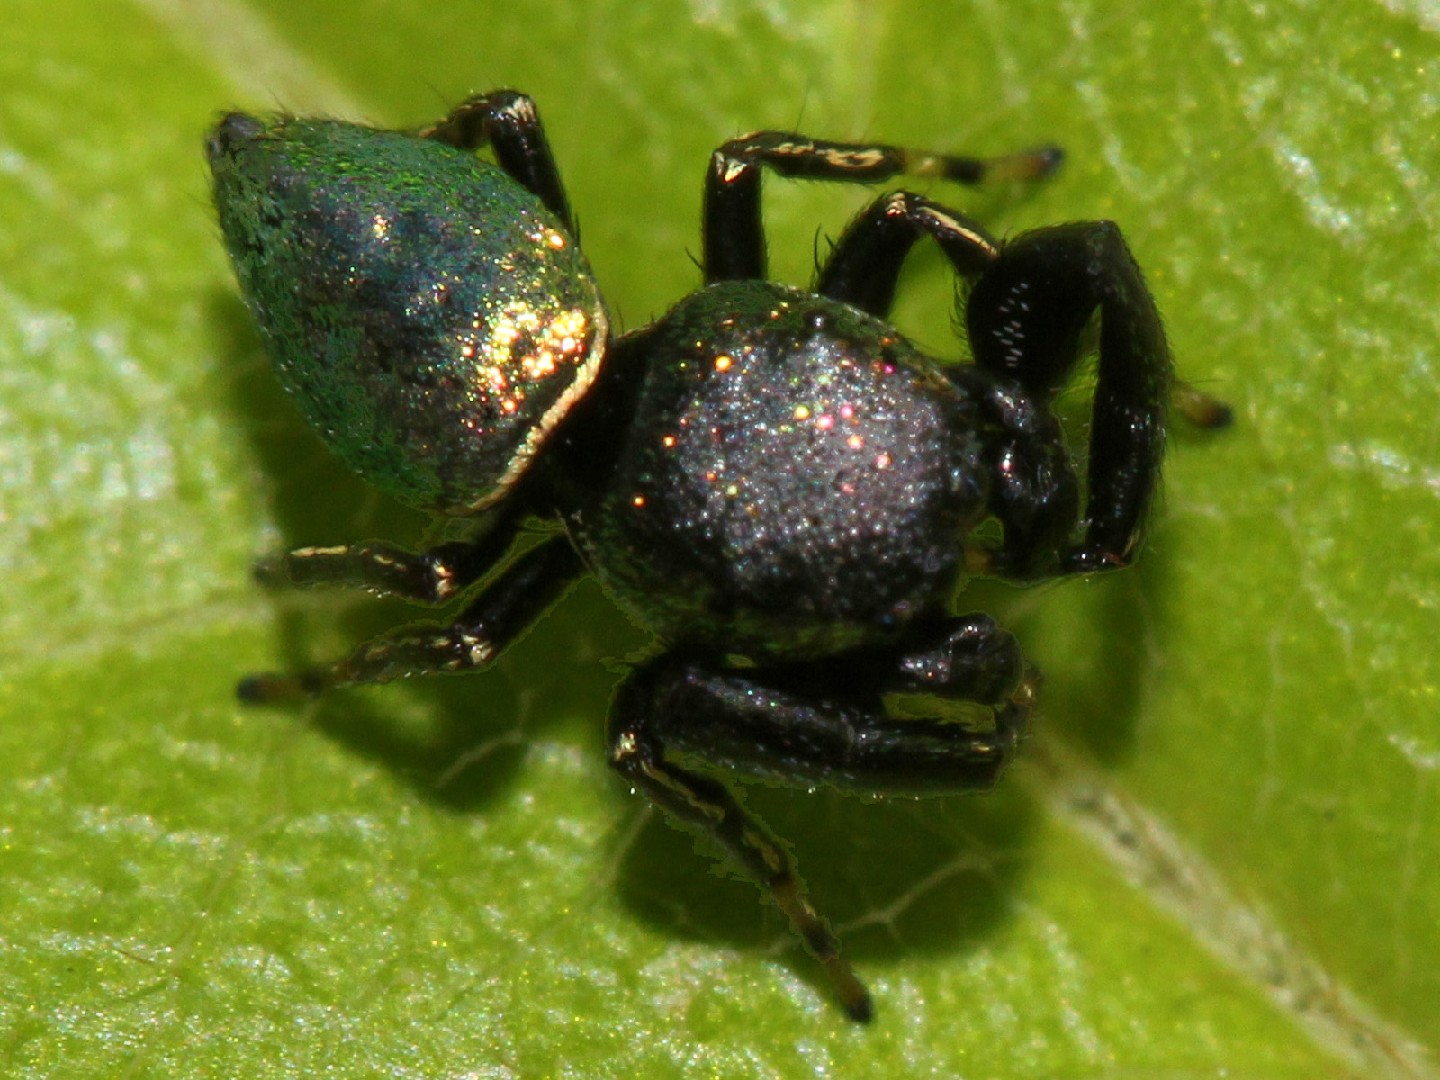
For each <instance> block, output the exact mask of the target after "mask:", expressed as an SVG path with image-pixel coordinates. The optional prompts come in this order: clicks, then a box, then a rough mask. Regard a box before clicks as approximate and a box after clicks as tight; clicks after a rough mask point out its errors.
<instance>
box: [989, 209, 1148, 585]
mask: <svg viewBox="0 0 1440 1080" xmlns="http://www.w3.org/2000/svg"><path fill="white" fill-rule="evenodd" d="M1097 309H1098V310H1099V312H1100V348H1099V370H1098V377H1097V381H1096V387H1095V401H1094V406H1093V421H1092V425H1091V433H1090V461H1089V495H1088V501H1087V505H1086V507H1085V514H1084V517H1083V519H1082V522H1081V525H1082V529H1083V534H1084V535H1083V539H1081V540H1079V542H1077V543H1071V544H1069V545H1068V546H1066V544H1065V541H1064V540H1063V539H1062V540H1060V542H1059V543H1058V544H1056V545H1055V547H1054V548H1052V550H1051V551H1050V552H1049V553H1047V552H1045V551H1044V550H1043V548H1044V542H1043V541H1044V540H1046V539H1047V538H1048V539H1051V540H1053V539H1054V538H1056V537H1068V536H1069V535H1070V530H1071V529H1072V528H1073V526H1074V521H1073V519H1072V520H1066V518H1067V516H1070V515H1072V514H1073V507H1072V506H1067V505H1065V503H1066V500H1058V501H1057V502H1056V503H1055V504H1054V505H1053V507H1051V508H1050V509H1049V510H1048V511H1046V513H1045V514H1044V515H1042V519H1038V520H1037V521H1036V522H1035V523H1033V525H1032V528H1031V531H1032V534H1033V535H1032V541H1031V543H1030V548H1031V549H1030V550H1028V551H1024V552H1021V551H1019V550H1015V551H1012V552H1011V553H1010V554H1011V556H1012V565H1011V567H1010V570H1011V571H1012V572H1014V573H1016V574H1017V575H1031V574H1035V573H1040V574H1054V573H1088V572H1091V571H1096V570H1106V569H1110V568H1114V567H1119V566H1124V565H1126V564H1128V563H1129V562H1130V561H1131V559H1133V558H1134V556H1135V554H1136V552H1137V551H1138V550H1139V547H1140V541H1141V529H1142V526H1143V524H1144V521H1145V516H1146V512H1147V511H1148V510H1149V508H1150V503H1151V500H1152V498H1153V496H1154V492H1155V487H1156V481H1157V479H1158V477H1159V473H1160V460H1161V456H1162V453H1163V450H1164V442H1165V412H1166V405H1167V403H1168V401H1169V397H1170V393H1171V386H1172V382H1173V375H1172V370H1171V359H1170V348H1169V346H1168V345H1167V344H1166V341H1165V332H1164V329H1163V328H1162V326H1161V324H1160V315H1159V313H1158V312H1157V311H1156V309H1155V302H1154V300H1153V299H1152V298H1151V296H1150V291H1149V289H1147V288H1146V286H1145V282H1144V279H1143V278H1142V277H1141V274H1140V269H1139V267H1137V266H1136V264H1135V260H1134V258H1133V257H1132V256H1131V254H1130V249H1129V247H1128V246H1127V245H1126V243H1125V240H1124V237H1122V236H1121V234H1120V230H1119V228H1118V227H1117V226H1116V225H1115V224H1114V223H1113V222H1110V221H1091V222H1077V223H1073V224H1069V225H1058V226H1053V227H1051V228H1044V229H1036V230H1035V231H1033V232H1029V233H1026V234H1024V235H1022V236H1020V237H1017V238H1016V239H1015V240H1013V241H1011V242H1010V243H1009V244H1007V245H1005V247H1004V249H1003V250H1002V251H1001V253H1000V257H999V258H997V259H996V260H994V261H993V262H992V263H991V264H990V265H989V267H987V268H986V270H985V272H984V273H983V274H981V275H980V277H979V279H978V280H977V281H976V283H975V286H974V288H973V289H972V290H971V292H970V299H969V304H968V307H967V322H968V329H969V336H970V343H971V348H972V350H973V352H974V355H975V364H976V367H977V368H979V369H980V370H981V371H984V372H988V373H989V374H990V375H992V376H995V377H997V378H999V379H1001V380H1004V381H1007V382H1010V383H1011V384H1012V385H1016V386H1018V387H1020V388H1021V389H1022V390H1023V391H1024V392H1025V394H1027V395H1028V396H1029V397H1030V398H1032V399H1033V401H1034V402H1036V403H1038V404H1040V405H1042V406H1048V403H1049V402H1050V401H1051V400H1052V399H1053V398H1054V396H1055V394H1056V392H1057V391H1058V390H1059V388H1060V387H1061V386H1062V385H1063V384H1064V383H1065V382H1066V380H1067V379H1068V378H1069V377H1070V375H1071V374H1072V372H1073V370H1074V368H1075V365H1076V363H1077V361H1078V359H1079V352H1080V342H1081V335H1082V332H1083V331H1084V330H1085V327H1086V324H1087V323H1088V322H1089V321H1090V318H1091V316H1092V315H1093V314H1094V312H1095V311H1096V310H1097ZM1046 460H1047V461H1048V457H1047V458H1046ZM1032 471H1033V470H1032ZM1002 520H1003V518H1002ZM1007 547H1009V545H1008V544H1007ZM1047 562H1048V563H1049V565H1046V563H1047Z"/></svg>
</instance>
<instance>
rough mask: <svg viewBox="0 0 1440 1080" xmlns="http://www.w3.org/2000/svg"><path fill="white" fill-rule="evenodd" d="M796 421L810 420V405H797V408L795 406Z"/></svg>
mask: <svg viewBox="0 0 1440 1080" xmlns="http://www.w3.org/2000/svg"><path fill="white" fill-rule="evenodd" d="M795 419H796V420H808V419H810V406H808V405H796V406H795Z"/></svg>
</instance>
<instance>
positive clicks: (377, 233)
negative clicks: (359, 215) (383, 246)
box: [370, 214, 390, 240]
mask: <svg viewBox="0 0 1440 1080" xmlns="http://www.w3.org/2000/svg"><path fill="white" fill-rule="evenodd" d="M370 232H371V234H372V235H374V237H375V239H376V240H384V239H385V237H387V236H389V235H390V219H389V218H387V217H386V216H385V215H384V214H376V215H375V216H374V217H373V218H371V219H370Z"/></svg>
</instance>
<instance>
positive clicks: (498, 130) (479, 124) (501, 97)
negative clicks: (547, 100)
mask: <svg viewBox="0 0 1440 1080" xmlns="http://www.w3.org/2000/svg"><path fill="white" fill-rule="evenodd" d="M418 134H419V135H420V136H421V137H422V138H426V139H434V140H436V141H437V142H443V143H446V144H448V145H450V146H458V147H460V148H461V149H463V150H478V149H479V148H480V147H482V146H489V147H491V148H493V149H494V151H495V160H496V161H498V162H499V163H500V166H501V168H503V169H504V170H505V171H506V172H508V173H509V174H510V175H511V176H513V177H514V178H515V179H516V180H518V181H520V183H521V184H523V185H524V186H525V187H526V188H528V189H529V190H530V191H532V192H533V193H534V194H536V195H538V196H539V197H540V201H541V202H543V203H544V204H545V206H546V207H547V208H548V209H549V210H550V212H551V213H552V214H554V215H555V216H556V217H558V218H559V219H560V221H561V223H562V224H563V225H564V226H565V231H566V232H568V233H569V234H570V235H571V236H572V237H575V238H576V239H579V237H578V235H577V233H576V231H575V221H574V219H573V218H572V217H571V216H570V201H569V200H568V199H567V198H566V197H565V185H564V184H563V183H562V182H561V180H560V170H559V169H558V168H556V166H555V158H554V157H553V155H551V153H550V143H549V142H548V141H547V140H546V138H545V128H544V126H543V125H542V124H541V123H540V113H539V110H537V109H536V108H535V102H534V101H533V100H532V99H531V98H530V97H529V96H528V95H526V94H522V93H519V92H518V91H515V90H492V91H491V92H490V93H488V94H480V95H477V96H476V97H472V98H469V99H467V100H465V101H462V102H461V103H460V104H459V105H457V106H456V107H455V108H454V109H452V110H451V111H450V113H449V114H448V115H447V116H446V117H445V118H444V119H443V120H440V121H438V122H436V123H435V124H432V125H431V126H430V127H428V128H422V129H421V130H420V132H419V133H418Z"/></svg>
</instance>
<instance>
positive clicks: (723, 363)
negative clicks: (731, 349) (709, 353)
mask: <svg viewBox="0 0 1440 1080" xmlns="http://www.w3.org/2000/svg"><path fill="white" fill-rule="evenodd" d="M734 363H735V358H734V357H733V356H726V355H725V354H724V353H721V354H720V355H719V356H717V357H715V370H716V371H729V370H730V366H731V365H732V364H734Z"/></svg>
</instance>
